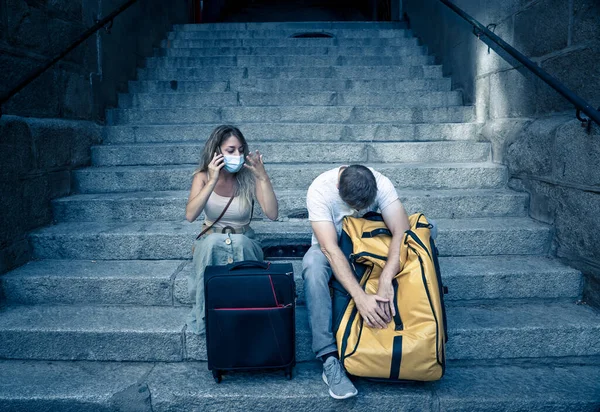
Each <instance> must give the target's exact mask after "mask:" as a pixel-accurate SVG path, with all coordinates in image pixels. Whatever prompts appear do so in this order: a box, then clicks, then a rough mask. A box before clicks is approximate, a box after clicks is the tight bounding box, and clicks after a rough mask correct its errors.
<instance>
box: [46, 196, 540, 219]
mask: <svg viewBox="0 0 600 412" xmlns="http://www.w3.org/2000/svg"><path fill="white" fill-rule="evenodd" d="M397 193H398V196H399V197H400V200H401V201H402V203H403V205H404V208H405V209H406V211H407V213H416V212H421V213H425V214H426V215H427V216H430V217H432V218H458V219H460V218H467V217H472V218H477V217H519V216H526V214H527V210H528V204H529V203H528V200H529V197H528V195H527V194H526V193H522V192H513V191H509V190H506V189H499V190H495V189H470V190H469V189H467V190H436V191H435V192H434V193H431V192H430V191H418V190H415V191H410V190H397ZM275 194H276V195H277V200H278V204H279V220H286V219H288V218H294V217H296V218H297V217H302V216H306V214H307V210H306V190H277V191H276V192H275ZM188 195H189V191H187V190H182V191H172V192H168V191H167V192H129V193H101V194H80V195H72V196H68V197H64V198H59V199H54V200H53V201H52V211H53V216H54V219H55V221H57V222H101V221H102V222H106V221H109V222H110V221H119V222H133V221H144V220H173V221H179V220H181V219H182V217H183V216H184V215H183V213H184V210H185V205H186V203H187V199H188ZM255 206H256V207H255V209H254V212H255V214H254V218H255V219H265V218H266V217H265V216H264V214H263V212H262V210H261V208H260V205H255ZM203 218H204V217H203V215H201V216H200V217H199V218H198V219H199V220H202V219H203Z"/></svg>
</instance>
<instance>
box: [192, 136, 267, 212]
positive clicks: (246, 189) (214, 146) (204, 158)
mask: <svg viewBox="0 0 600 412" xmlns="http://www.w3.org/2000/svg"><path fill="white" fill-rule="evenodd" d="M232 136H234V137H236V138H237V139H238V140H239V141H240V143H241V144H242V146H243V148H244V159H246V158H248V154H249V152H248V143H247V142H246V138H245V137H244V135H243V134H242V132H241V131H240V129H238V128H237V127H235V126H231V125H222V126H217V127H216V128H215V130H213V131H212V133H211V134H210V137H209V138H208V140H207V141H206V143H205V144H204V149H203V150H202V154H201V155H200V164H199V165H198V168H196V170H195V171H194V175H196V174H198V173H200V172H208V165H209V164H210V162H211V161H212V159H213V156H214V154H215V153H216V152H218V151H220V148H221V145H222V144H223V142H224V141H225V140H227V139H229V138H230V137H232ZM235 178H236V180H237V188H236V192H235V195H236V196H239V197H240V203H241V205H242V207H248V206H249V205H250V203H251V202H252V198H253V197H254V186H255V181H254V175H253V174H252V172H251V171H250V170H248V169H247V168H245V167H242V168H241V169H240V171H239V172H237V173H236V174H235Z"/></svg>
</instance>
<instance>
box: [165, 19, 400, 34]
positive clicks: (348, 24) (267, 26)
mask: <svg viewBox="0 0 600 412" xmlns="http://www.w3.org/2000/svg"><path fill="white" fill-rule="evenodd" d="M405 27H406V25H405V24H404V23H402V22H388V21H386V22H372V21H312V22H311V21H308V22H305V21H302V22H300V21H298V22H295V21H294V22H292V21H290V22H248V23H202V24H176V25H174V26H173V31H176V32H180V31H232V30H233V31H240V30H276V29H286V30H297V29H320V30H327V29H338V30H339V29H371V30H381V29H386V30H389V29H404V28H405Z"/></svg>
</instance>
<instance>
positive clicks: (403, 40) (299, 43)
mask: <svg viewBox="0 0 600 412" xmlns="http://www.w3.org/2000/svg"><path fill="white" fill-rule="evenodd" d="M171 37H172V38H170V39H165V40H162V41H161V42H160V47H163V48H189V47H209V48H210V47H404V46H418V45H419V43H420V42H419V39H417V38H416V37H393V38H386V39H382V38H369V37H363V38H333V39H331V38H312V39H292V38H289V37H281V38H262V39H183V40H181V39H176V38H174V37H175V36H171Z"/></svg>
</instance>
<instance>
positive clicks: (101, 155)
mask: <svg viewBox="0 0 600 412" xmlns="http://www.w3.org/2000/svg"><path fill="white" fill-rule="evenodd" d="M204 143H205V142H204V141H203V140H200V141H198V142H179V143H134V144H120V145H101V146H93V147H92V165H94V166H137V165H146V166H150V165H181V164H194V165H197V164H198V161H199V159H200V157H201V155H202V151H203V150H204ZM282 146H285V151H282V150H281V148H282ZM490 149H491V146H490V143H488V142H471V141H462V142H460V141H457V142H401V143H386V142H377V143H361V142H356V143H355V144H352V145H348V144H342V145H340V144H339V143H325V142H302V143H299V142H297V141H296V142H261V141H257V142H253V143H252V144H251V145H250V146H249V150H250V151H251V152H254V151H255V150H259V151H260V153H261V154H262V155H263V156H264V158H263V159H264V162H266V163H267V162H268V163H289V162H290V160H293V161H295V162H299V163H321V162H323V160H327V162H339V163H366V162H370V163H416V162H423V163H425V162H427V163H430V162H431V163H434V162H446V163H450V162H460V163H466V162H485V161H487V160H490V159H489V158H490V155H491V151H490ZM290 153H292V154H293V156H292V157H291V156H290ZM324 154H326V159H324Z"/></svg>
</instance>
